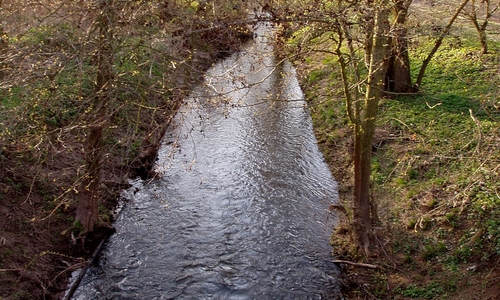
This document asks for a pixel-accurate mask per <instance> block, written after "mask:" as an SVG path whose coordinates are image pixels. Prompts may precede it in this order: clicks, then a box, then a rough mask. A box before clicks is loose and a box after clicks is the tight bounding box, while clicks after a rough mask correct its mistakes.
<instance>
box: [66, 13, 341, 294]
mask: <svg viewBox="0 0 500 300" xmlns="http://www.w3.org/2000/svg"><path fill="white" fill-rule="evenodd" d="M273 34H274V33H273V28H272V25H271V24H269V23H265V22H263V23H260V24H259V25H258V26H256V28H255V36H254V41H252V42H250V43H248V45H247V46H246V47H245V48H244V49H243V50H242V51H241V52H239V53H235V54H234V55H232V56H231V57H229V58H227V59H225V60H224V61H221V62H219V63H217V64H215V65H214V66H213V67H212V68H211V69H210V70H209V71H208V72H207V74H206V76H205V83H204V84H203V85H201V86H200V87H199V88H198V89H196V90H195V91H193V93H192V95H191V97H190V98H189V99H186V101H185V103H184V105H183V106H182V108H181V109H180V111H179V112H178V114H177V116H176V118H175V122H174V124H175V125H174V126H171V128H170V129H169V130H168V131H167V133H166V135H165V137H164V140H163V146H162V148H161V149H160V153H159V157H158V161H157V163H156V167H155V168H156V171H157V172H158V174H159V175H161V176H159V178H157V179H155V180H153V181H148V182H143V181H141V180H137V181H134V182H132V187H131V188H130V189H128V190H127V191H125V192H124V194H123V196H124V198H125V199H127V200H126V202H127V203H126V205H125V207H124V208H123V209H122V210H121V212H120V214H119V216H118V217H117V220H116V222H115V224H114V226H115V227H116V230H117V231H116V233H115V234H114V235H113V236H112V237H111V238H110V239H109V241H108V242H107V243H106V245H105V248H104V250H103V251H102V253H101V254H100V256H99V258H98V260H97V262H96V263H95V264H94V265H93V266H91V267H90V268H89V269H88V271H87V274H86V275H85V277H84V279H83V280H82V283H81V284H80V286H79V288H78V289H77V291H76V293H75V294H74V296H73V298H72V299H341V298H342V296H341V294H340V292H339V282H338V281H339V280H338V274H339V271H338V269H337V267H336V266H335V265H334V264H333V263H332V262H331V259H332V257H331V256H330V252H331V247H330V246H329V244H328V240H329V235H330V233H331V231H332V225H333V223H334V221H335V219H334V216H333V215H331V213H330V212H329V211H328V207H329V205H330V204H333V203H336V202H337V199H338V196H337V185H336V182H335V181H334V179H333V178H332V175H331V173H330V171H329V170H328V167H327V165H326V164H325V162H324V160H323V157H322V155H321V153H320V152H319V151H318V148H317V144H316V139H315V137H314V134H313V128H312V123H311V119H310V116H309V112H308V110H307V108H306V103H305V101H304V97H303V94H302V91H301V89H300V87H299V84H298V81H297V78H296V74H295V70H294V69H293V67H292V66H291V65H290V63H289V62H287V61H285V62H282V63H277V61H276V60H277V59H276V57H275V56H274V49H273V42H272V41H273Z"/></svg>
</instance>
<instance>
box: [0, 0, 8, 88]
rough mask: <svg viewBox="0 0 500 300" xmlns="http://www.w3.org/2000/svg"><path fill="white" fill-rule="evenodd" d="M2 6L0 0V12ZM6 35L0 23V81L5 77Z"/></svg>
mask: <svg viewBox="0 0 500 300" xmlns="http://www.w3.org/2000/svg"><path fill="white" fill-rule="evenodd" d="M2 6H3V0H0V10H1V9H2ZM7 41H8V39H7V34H6V33H5V32H4V30H3V24H2V23H1V22H0V80H3V79H4V77H5V63H4V60H5V57H4V56H5V55H6V52H7V46H8V42H7Z"/></svg>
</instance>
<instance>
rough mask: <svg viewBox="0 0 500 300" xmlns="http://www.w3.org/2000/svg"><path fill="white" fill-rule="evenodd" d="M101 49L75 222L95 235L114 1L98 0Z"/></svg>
mask: <svg viewBox="0 0 500 300" xmlns="http://www.w3.org/2000/svg"><path fill="white" fill-rule="evenodd" d="M97 3H98V7H99V10H100V12H99V16H98V20H97V26H98V30H99V37H98V41H99V46H98V53H97V69H98V70H97V79H96V96H95V98H94V101H93V103H92V111H91V114H92V115H91V116H90V117H91V119H92V120H91V124H90V132H89V136H88V141H87V150H86V154H85V162H86V174H85V175H84V178H83V181H82V186H83V190H82V192H81V194H80V199H79V202H78V207H77V210H76V217H75V221H76V222H79V223H81V225H82V226H83V229H84V232H85V233H87V232H92V231H93V230H94V226H95V225H96V223H97V221H98V218H99V216H98V206H99V185H100V173H101V163H102V140H103V131H104V129H105V126H106V118H107V106H108V103H109V101H110V100H111V81H112V79H113V68H112V65H113V47H112V43H113V42H112V41H113V30H112V18H113V0H98V1H97Z"/></svg>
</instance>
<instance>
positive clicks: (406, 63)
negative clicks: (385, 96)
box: [385, 0, 415, 93]
mask: <svg viewBox="0 0 500 300" xmlns="http://www.w3.org/2000/svg"><path fill="white" fill-rule="evenodd" d="M411 2H412V0H397V1H396V2H395V4H394V10H395V15H396V19H395V22H394V25H393V29H392V38H391V39H390V40H391V41H390V43H389V44H391V47H392V49H391V52H392V55H391V57H390V59H389V66H388V69H387V75H386V86H385V90H386V91H388V92H393V93H409V92H414V90H415V88H414V87H413V85H412V83H411V74H410V56H409V54H408V42H407V33H408V30H407V29H406V24H405V23H406V18H407V16H408V9H409V7H410V4H411Z"/></svg>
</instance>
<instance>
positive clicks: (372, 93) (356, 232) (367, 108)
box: [353, 0, 390, 255]
mask: <svg viewBox="0 0 500 300" xmlns="http://www.w3.org/2000/svg"><path fill="white" fill-rule="evenodd" d="M388 2H389V1H388V0H379V1H377V3H374V4H375V5H376V6H375V7H376V15H375V21H374V34H373V43H372V49H371V51H370V53H371V56H370V65H369V73H368V82H367V90H366V94H365V101H364V105H363V106H364V107H363V112H362V114H363V116H362V117H361V118H359V119H360V123H359V124H356V125H355V130H356V132H355V134H356V137H355V142H354V205H353V206H354V207H353V237H354V239H355V240H356V242H357V243H358V244H359V245H360V246H362V247H363V249H364V250H365V254H367V255H369V253H370V250H369V249H370V244H371V241H370V240H371V237H372V229H373V224H372V222H373V220H375V219H376V218H377V215H376V214H377V212H376V211H374V210H372V207H375V206H374V205H373V204H372V203H371V199H370V176H371V151H372V141H373V136H374V133H375V123H376V117H377V111H378V104H379V101H380V98H381V97H382V95H383V87H384V77H385V74H386V72H387V54H388V49H387V48H388V45H387V36H388V32H389V28H390V26H389V21H388V16H389V11H388V8H387V6H388Z"/></svg>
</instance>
